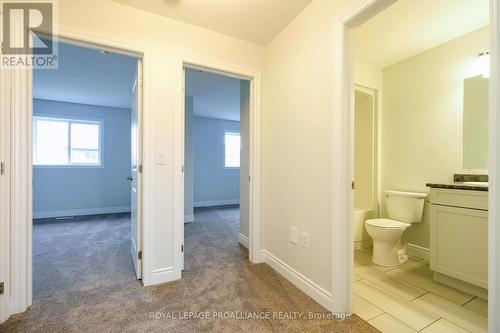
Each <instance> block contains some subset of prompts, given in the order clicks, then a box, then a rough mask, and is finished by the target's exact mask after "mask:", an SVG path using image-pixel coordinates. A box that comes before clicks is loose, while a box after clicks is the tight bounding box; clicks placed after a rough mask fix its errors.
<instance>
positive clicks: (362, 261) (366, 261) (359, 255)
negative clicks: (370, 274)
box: [354, 250, 394, 272]
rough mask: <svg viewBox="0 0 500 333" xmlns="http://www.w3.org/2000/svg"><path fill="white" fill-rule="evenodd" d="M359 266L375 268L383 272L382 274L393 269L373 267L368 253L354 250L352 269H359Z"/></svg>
mask: <svg viewBox="0 0 500 333" xmlns="http://www.w3.org/2000/svg"><path fill="white" fill-rule="evenodd" d="M359 266H370V267H373V268H376V269H378V270H380V271H384V272H385V271H390V270H392V269H394V267H383V266H378V265H375V264H374V263H373V262H372V255H371V253H370V252H368V251H365V250H355V251H354V267H359Z"/></svg>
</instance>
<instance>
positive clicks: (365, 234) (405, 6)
mask: <svg viewBox="0 0 500 333" xmlns="http://www.w3.org/2000/svg"><path fill="white" fill-rule="evenodd" d="M420 5H421V3H420ZM424 7H425V12H426V13H425V14H423V19H420V20H419V22H416V21H413V20H408V18H407V17H404V15H402V14H401V13H408V12H415V11H421V10H424V9H423V8H422V6H419V7H418V8H417V7H416V5H415V4H414V3H412V1H409V0H399V1H397V2H395V3H394V4H393V5H391V6H390V7H388V8H387V9H385V10H384V11H383V12H381V13H380V14H379V15H377V16H375V17H374V18H372V19H371V20H369V21H367V22H366V23H364V24H363V25H361V26H360V27H358V28H357V29H356V30H355V31H354V44H355V45H354V49H355V58H356V66H355V83H356V86H355V91H354V101H355V103H354V105H355V108H354V139H355V140H354V141H355V144H354V165H355V167H354V181H355V183H354V184H353V185H355V186H354V187H355V190H354V207H355V209H354V218H353V234H354V249H355V255H354V257H355V260H354V312H355V313H356V314H357V315H359V316H360V317H362V318H363V319H365V320H367V321H369V322H370V323H371V324H372V325H373V326H375V327H376V328H378V329H379V330H380V331H382V332H406V331H408V332H418V331H422V332H486V331H487V309H488V305H487V304H488V303H487V268H488V267H487V261H488V258H487V239H488V230H487V224H488V223H487V222H488V219H487V210H488V206H487V200H488V179H487V178H488V177H487V175H488V156H487V155H488V154H487V152H488V99H489V96H488V95H489V94H488V87H489V80H488V74H489V66H488V65H489V56H488V51H489V39H488V38H489V31H488V23H489V21H488V17H489V8H488V1H483V0H480V1H474V3H472V2H470V1H469V2H466V1H447V0H446V1H439V2H431V1H425V6H424ZM395 26H397V27H398V29H394V27H395ZM464 244H467V246H464Z"/></svg>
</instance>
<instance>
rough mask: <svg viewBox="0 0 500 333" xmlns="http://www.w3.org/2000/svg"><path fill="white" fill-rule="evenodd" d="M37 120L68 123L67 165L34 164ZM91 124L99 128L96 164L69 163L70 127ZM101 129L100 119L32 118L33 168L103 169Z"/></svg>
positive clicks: (102, 123)
mask: <svg viewBox="0 0 500 333" xmlns="http://www.w3.org/2000/svg"><path fill="white" fill-rule="evenodd" d="M37 120H48V121H60V122H66V123H68V163H67V164H35V158H34V156H35V155H36V148H37V146H36V122H37ZM72 124H92V125H98V126H99V132H98V133H99V137H98V139H97V140H98V147H99V148H98V160H99V162H98V163H95V164H91V163H71V125H72ZM103 127H104V121H103V120H100V119H82V118H63V117H53V116H43V115H41V116H33V167H34V168H102V167H103V133H104V131H103Z"/></svg>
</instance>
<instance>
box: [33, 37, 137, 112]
mask: <svg viewBox="0 0 500 333" xmlns="http://www.w3.org/2000/svg"><path fill="white" fill-rule="evenodd" d="M58 49H59V53H58V68H57V69H36V70H34V71H33V97H34V98H38V99H47V100H52V101H60V102H69V103H79V104H91V105H100V106H109V107H117V108H126V109H130V107H131V105H132V88H133V85H134V81H135V72H136V67H137V59H136V58H132V57H128V56H123V55H119V54H114V53H110V54H103V53H101V52H100V50H97V49H91V48H84V47H79V46H74V45H69V44H64V43H59V47H58Z"/></svg>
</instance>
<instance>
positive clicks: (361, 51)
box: [354, 0, 489, 68]
mask: <svg viewBox="0 0 500 333" xmlns="http://www.w3.org/2000/svg"><path fill="white" fill-rule="evenodd" d="M488 23H489V0H398V1H397V2H396V3H395V4H393V5H392V6H390V7H389V8H387V9H386V10H384V11H383V12H381V13H380V14H379V15H377V16H375V17H374V18H372V19H371V20H369V21H368V22H366V23H364V24H363V25H361V26H360V27H358V28H357V29H356V30H355V31H354V46H355V52H356V59H357V60H359V61H363V62H367V63H370V64H372V65H375V66H377V67H380V68H384V67H387V66H389V65H392V64H395V63H397V62H399V61H401V60H404V59H407V58H409V57H411V56H414V55H416V54H419V53H421V52H423V51H425V50H428V49H431V48H433V47H436V46H438V45H440V44H443V43H445V42H448V41H450V40H452V39H455V38H457V37H459V36H462V35H464V34H466V33H468V32H471V31H474V30H477V29H479V28H481V27H484V26H486V25H488Z"/></svg>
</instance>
